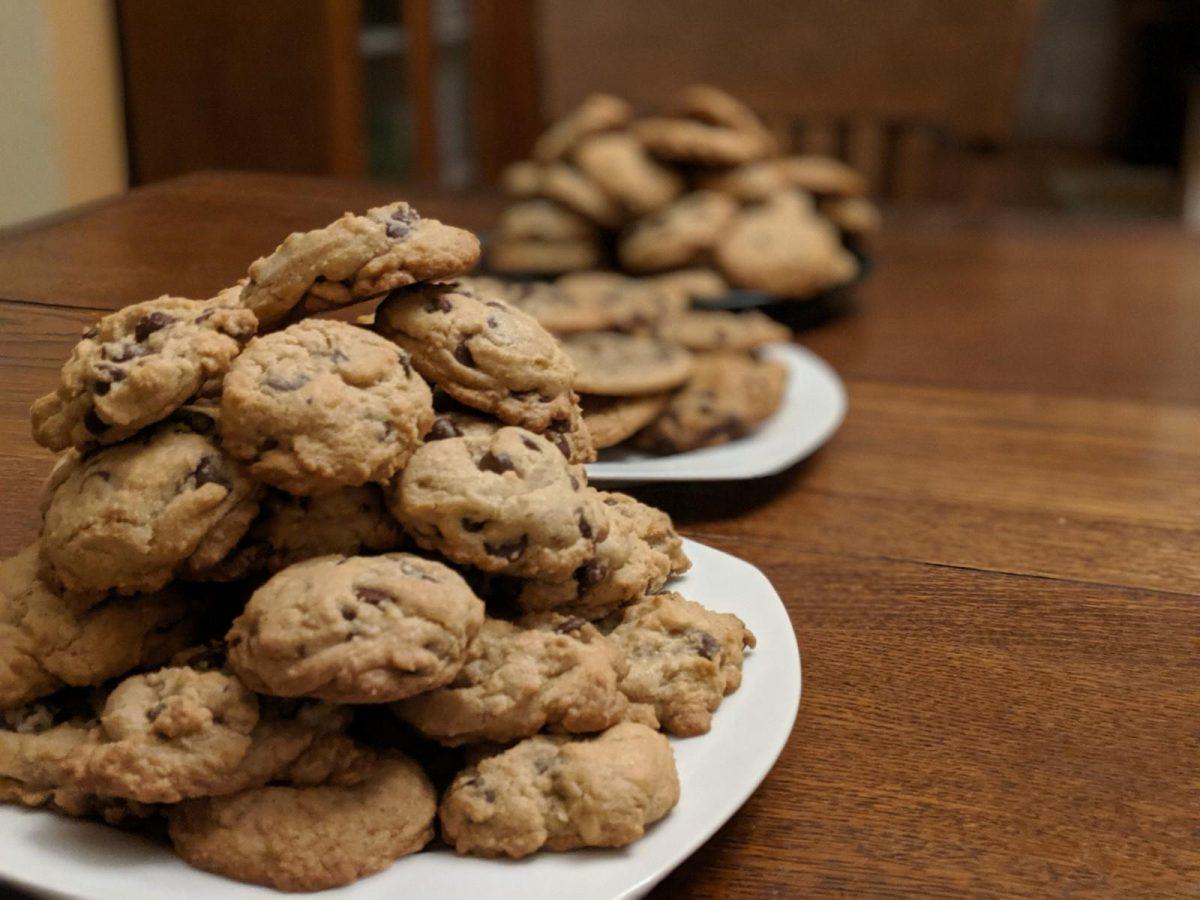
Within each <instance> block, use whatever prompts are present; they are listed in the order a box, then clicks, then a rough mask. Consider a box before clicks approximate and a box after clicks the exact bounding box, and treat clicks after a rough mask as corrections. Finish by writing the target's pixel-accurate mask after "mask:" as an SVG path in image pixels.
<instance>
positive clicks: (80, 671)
mask: <svg viewBox="0 0 1200 900" xmlns="http://www.w3.org/2000/svg"><path fill="white" fill-rule="evenodd" d="M39 567H40V561H39V546H38V544H36V543H35V544H30V545H29V546H28V547H26V548H25V549H24V550H22V551H21V552H20V553H18V554H17V555H16V556H13V557H11V558H9V559H6V560H4V561H2V562H0V710H4V709H12V708H14V707H17V706H20V705H21V704H23V703H26V702H28V701H30V700H33V699H36V698H38V697H43V696H45V695H46V694H49V693H51V692H53V691H56V690H58V689H59V688H60V687H62V686H63V685H73V686H76V687H83V686H88V685H97V684H100V683H101V682H103V681H107V680H108V679H109V678H113V677H115V676H117V675H121V674H124V673H125V672H128V671H129V670H130V669H133V668H135V667H137V666H144V665H156V664H158V663H161V662H163V661H165V660H166V659H168V658H169V657H170V656H171V654H173V653H175V652H176V651H178V650H180V649H182V648H183V647H185V646H187V645H188V644H189V643H191V642H192V640H193V639H194V637H195V633H196V627H197V620H198V615H197V611H196V610H195V609H194V607H193V605H192V604H191V603H189V602H188V601H187V600H186V599H185V598H184V597H183V595H182V593H181V592H179V591H170V590H168V591H163V592H160V593H157V594H150V595H143V596H138V597H113V598H110V599H108V600H105V601H103V602H102V603H100V604H98V605H91V603H90V602H81V601H79V600H76V599H73V598H69V597H63V596H62V595H61V594H59V593H58V592H57V591H55V590H53V589H52V588H51V587H50V586H49V585H48V584H46V583H45V582H44V581H43V580H42V579H41V578H40V577H39V574H38V569H39Z"/></svg>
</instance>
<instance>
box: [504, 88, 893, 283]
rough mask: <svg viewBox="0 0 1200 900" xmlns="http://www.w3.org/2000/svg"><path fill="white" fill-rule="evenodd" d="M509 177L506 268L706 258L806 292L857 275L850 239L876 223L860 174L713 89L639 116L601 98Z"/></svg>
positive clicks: (550, 270) (702, 261) (559, 127)
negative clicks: (786, 142) (787, 137)
mask: <svg viewBox="0 0 1200 900" xmlns="http://www.w3.org/2000/svg"><path fill="white" fill-rule="evenodd" d="M502 184H503V187H504V189H505V191H506V192H507V193H508V194H509V195H510V196H512V197H513V198H514V202H513V203H512V204H511V205H510V206H509V207H508V208H507V209H506V210H505V211H504V213H503V214H502V216H501V217H500V220H499V222H498V223H497V225H496V229H495V234H494V236H493V238H492V240H491V241H490V242H489V247H488V264H489V266H490V268H491V269H492V270H493V271H494V272H497V273H502V274H538V275H549V274H560V273H563V272H573V271H579V270H583V269H594V268H602V267H606V266H610V265H615V266H617V267H618V268H620V269H623V270H624V271H626V272H628V273H631V274H647V273H658V272H666V271H671V270H676V269H683V268H688V267H694V266H705V267H708V268H710V269H712V270H714V271H715V272H719V273H720V276H721V277H722V278H724V279H725V280H726V281H728V283H729V284H730V285H732V286H734V287H737V288H745V289H750V290H756V291H763V292H765V293H768V294H771V295H774V296H777V297H781V298H805V297H810V296H812V295H814V294H817V293H820V292H821V291H824V290H827V289H830V288H833V287H836V286H838V285H842V284H846V283H848V282H850V281H852V280H853V279H854V278H855V277H856V276H857V274H858V263H857V260H856V257H855V256H854V255H853V254H852V253H851V252H850V251H849V249H848V247H852V246H854V245H855V244H856V243H857V242H858V241H859V240H860V239H861V238H862V236H863V235H865V234H867V233H869V232H871V231H873V230H874V229H875V228H877V227H878V224H879V212H878V210H877V209H876V208H875V207H874V205H873V204H872V203H871V202H870V201H869V200H867V199H866V197H865V196H864V194H865V193H866V184H865V182H864V180H863V178H862V177H861V176H860V175H859V174H858V173H857V172H855V171H854V170H853V169H851V168H849V167H848V166H846V165H845V164H844V163H841V162H839V161H838V160H836V159H833V158H830V157H822V156H791V157H785V156H782V155H781V151H780V147H779V143H778V141H776V139H775V138H774V137H773V135H772V134H771V132H770V131H768V130H767V128H766V127H765V126H764V125H763V123H762V122H761V121H760V120H759V118H758V117H757V116H756V115H755V114H754V112H753V111H752V110H750V109H749V108H748V107H746V106H745V105H744V104H742V103H741V102H740V101H738V100H737V99H735V98H734V97H732V96H730V95H729V94H727V93H725V92H724V91H722V90H720V89H718V88H714V87H711V86H709V85H691V86H690V87H687V88H685V89H684V90H682V91H680V92H679V94H678V96H677V97H676V98H675V101H674V103H673V104H672V105H671V107H670V109H668V110H667V111H666V112H665V113H664V114H660V115H655V116H649V117H643V118H635V117H634V113H633V110H632V108H631V107H630V105H629V104H628V103H626V102H625V101H624V100H622V99H621V98H619V97H615V96H612V95H610V94H593V95H592V96H589V97H588V98H587V99H585V100H584V101H583V103H582V104H580V106H579V107H578V108H577V109H575V110H574V111H573V112H571V113H570V114H569V115H567V116H566V117H564V118H563V119H561V120H560V121H558V122H556V123H555V124H554V125H553V126H552V127H551V128H550V129H549V130H548V131H546V133H545V134H543V135H542V136H541V137H540V138H539V139H538V141H537V142H536V143H535V145H534V147H533V158H532V159H530V160H527V161H523V162H519V163H516V164H514V165H512V166H511V167H510V168H509V169H507V170H506V171H505V173H504V175H503V179H502Z"/></svg>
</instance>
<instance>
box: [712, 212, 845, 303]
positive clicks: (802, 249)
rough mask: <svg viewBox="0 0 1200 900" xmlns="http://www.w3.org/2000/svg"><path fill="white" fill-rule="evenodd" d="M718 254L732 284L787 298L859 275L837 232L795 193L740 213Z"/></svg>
mask: <svg viewBox="0 0 1200 900" xmlns="http://www.w3.org/2000/svg"><path fill="white" fill-rule="evenodd" d="M713 254H714V257H715V258H716V261H717V264H718V265H719V266H720V268H721V271H722V272H724V273H725V275H726V276H727V277H728V278H729V280H730V281H731V282H732V283H733V284H736V285H738V286H739V287H744V288H751V289H754V290H760V291H766V292H767V293H769V294H775V295H778V296H782V297H804V296H807V295H810V294H812V293H814V292H817V291H820V290H824V289H825V288H829V287H832V286H834V285H838V284H845V283H846V282H848V281H851V280H853V278H854V276H855V275H856V274H857V273H858V264H857V263H856V262H855V260H854V257H853V256H852V255H850V253H849V252H847V251H846V250H845V248H843V247H842V242H841V238H840V237H839V236H838V232H837V230H836V229H835V228H834V227H833V226H832V225H831V224H830V223H829V221H828V220H826V219H824V218H822V217H821V216H819V215H817V214H815V213H814V212H813V211H812V210H811V203H810V202H809V201H808V200H807V198H804V197H802V196H801V195H798V194H797V193H796V192H794V191H787V192H785V193H782V194H777V195H776V196H774V197H773V198H771V199H770V200H769V201H767V202H766V203H763V204H761V205H760V206H756V207H750V208H748V209H743V210H741V211H740V212H738V213H737V215H735V216H734V217H733V220H732V221H731V222H730V223H729V225H728V227H727V228H726V229H725V230H724V233H723V234H722V235H721V237H720V239H719V240H718V241H717V244H716V247H715V248H714V251H713Z"/></svg>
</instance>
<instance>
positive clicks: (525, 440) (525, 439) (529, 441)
mask: <svg viewBox="0 0 1200 900" xmlns="http://www.w3.org/2000/svg"><path fill="white" fill-rule="evenodd" d="M521 443H522V444H524V445H525V446H526V447H528V448H529V449H530V450H536V451H537V452H538V453H541V452H542V448H541V447H539V446H538V445H537V441H535V440H534V439H533V438H531V437H529V435H527V434H523V435H521Z"/></svg>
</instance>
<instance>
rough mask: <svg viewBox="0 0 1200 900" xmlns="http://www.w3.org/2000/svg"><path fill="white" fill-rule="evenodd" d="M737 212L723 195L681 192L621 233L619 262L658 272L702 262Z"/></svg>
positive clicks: (734, 204)
mask: <svg viewBox="0 0 1200 900" xmlns="http://www.w3.org/2000/svg"><path fill="white" fill-rule="evenodd" d="M736 212H737V203H736V202H734V201H733V200H731V199H730V198H729V197H727V196H725V195H724V194H717V193H714V192H712V191H693V192H692V193H690V194H684V195H683V196H682V197H681V198H679V199H678V200H676V201H675V202H674V203H672V204H671V205H670V206H668V207H666V208H665V209H663V210H660V211H659V212H657V213H654V214H652V215H649V216H646V217H644V218H642V219H638V220H637V221H636V222H634V223H633V225H631V226H630V227H629V229H628V230H627V231H626V232H625V233H624V234H623V235H622V236H621V240H620V243H619V244H618V246H617V254H618V256H619V257H620V259H621V265H622V266H624V267H625V268H626V269H628V270H629V271H631V272H659V271H662V270H664V269H677V268H682V267H683V266H690V265H693V264H694V263H697V262H701V261H703V260H704V259H705V258H706V256H707V254H708V252H709V251H710V250H711V249H712V248H713V247H714V246H715V245H716V244H717V241H718V240H719V239H720V238H721V236H722V234H724V232H725V231H726V228H727V227H728V225H729V223H730V221H732V219H733V217H734V214H735V213H736Z"/></svg>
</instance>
